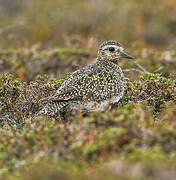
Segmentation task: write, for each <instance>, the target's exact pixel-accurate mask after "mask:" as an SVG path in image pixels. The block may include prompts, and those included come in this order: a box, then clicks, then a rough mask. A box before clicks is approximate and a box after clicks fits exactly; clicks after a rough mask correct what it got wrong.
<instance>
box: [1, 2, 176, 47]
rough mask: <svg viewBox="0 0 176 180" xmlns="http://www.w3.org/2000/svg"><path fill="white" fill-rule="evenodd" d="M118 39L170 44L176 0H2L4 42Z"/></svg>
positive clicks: (173, 37)
mask: <svg viewBox="0 0 176 180" xmlns="http://www.w3.org/2000/svg"><path fill="white" fill-rule="evenodd" d="M105 39H116V40H119V41H120V42H122V43H123V44H126V45H129V44H131V43H134V42H135V43H139V44H140V45H141V44H142V45H143V44H145V45H146V44H149V45H150V46H154V47H157V48H167V49H172V48H174V45H175V44H176V43H175V42H176V2H175V0H147V1H141V0H126V1H124V0H108V1H107V0H72V1H71V0H30V1H29V0H0V46H1V47H9V46H10V47H17V46H19V47H20V46H22V45H23V46H24V45H31V44H35V43H38V42H40V43H42V45H43V46H44V47H53V46H58V45H59V46H65V45H68V44H70V43H72V44H76V43H77V42H81V43H82V45H84V46H87V45H88V44H90V43H91V42H92V40H96V41H98V42H99V41H102V40H105Z"/></svg>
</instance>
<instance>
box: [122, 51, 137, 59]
mask: <svg viewBox="0 0 176 180" xmlns="http://www.w3.org/2000/svg"><path fill="white" fill-rule="evenodd" d="M120 57H121V58H127V59H134V57H133V56H130V55H128V54H126V53H125V52H121V54H120Z"/></svg>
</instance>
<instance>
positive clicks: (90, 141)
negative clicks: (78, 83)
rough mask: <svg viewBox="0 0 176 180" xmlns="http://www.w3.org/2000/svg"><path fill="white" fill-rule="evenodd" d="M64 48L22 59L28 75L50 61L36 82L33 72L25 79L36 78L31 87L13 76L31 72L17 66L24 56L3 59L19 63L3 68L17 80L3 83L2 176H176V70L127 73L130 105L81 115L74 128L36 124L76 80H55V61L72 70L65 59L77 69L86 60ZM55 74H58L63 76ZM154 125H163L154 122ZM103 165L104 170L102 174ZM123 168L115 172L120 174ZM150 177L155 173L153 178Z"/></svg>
mask: <svg viewBox="0 0 176 180" xmlns="http://www.w3.org/2000/svg"><path fill="white" fill-rule="evenodd" d="M56 49H57V52H53V51H54V50H53V51H48V50H39V49H37V48H36V47H31V48H30V49H28V50H27V53H23V55H20V57H21V58H24V59H25V58H29V59H28V62H26V61H25V60H24V59H23V60H22V62H24V68H29V67H30V66H28V65H27V64H28V63H34V66H35V67H36V68H38V63H39V64H40V63H41V64H42V63H43V62H44V64H43V65H41V69H40V68H39V69H38V70H39V72H41V74H40V75H37V74H38V71H37V72H36V69H35V68H33V67H34V66H32V70H31V72H32V76H31V73H25V74H23V75H24V79H27V80H29V79H30V78H32V79H33V80H32V81H28V82H25V81H24V79H20V78H18V77H17V75H16V73H13V72H14V71H12V69H13V70H14V69H18V67H20V66H22V67H23V65H20V66H16V65H15V66H14V64H15V63H14V62H15V61H18V60H19V59H18V58H17V59H15V56H19V54H21V53H22V52H23V50H22V49H19V50H18V52H16V51H15V50H9V51H10V52H7V51H6V50H5V51H3V52H1V53H4V57H5V58H7V59H8V63H9V61H12V60H13V63H14V64H13V63H12V64H11V66H10V67H8V68H9V69H8V68H7V67H6V65H3V67H4V69H5V68H6V70H7V72H12V73H13V75H10V74H9V73H6V74H4V75H1V78H0V99H1V101H0V126H1V130H0V133H1V136H0V142H1V143H0V151H1V155H0V168H1V171H0V176H1V177H3V178H5V177H6V178H7V179H13V178H17V179H20V178H21V179H24V178H25V177H26V174H28V177H29V179H30V178H33V177H34V176H36V177H38V178H39V179H40V178H42V177H43V176H46V177H50V176H52V177H56V178H58V177H60V176H61V177H62V178H66V179H79V178H80V179H90V176H89V174H91V173H92V172H93V173H94V175H95V176H96V177H97V179H102V178H104V179H117V178H121V179H123V178H124V179H137V178H138V179H148V178H149V179H150V177H155V179H156V177H157V176H156V172H162V171H164V172H166V173H168V172H170V171H172V172H173V174H174V172H176V171H175V169H174V167H173V166H172V164H174V163H175V162H176V159H175V137H176V130H175V129H176V124H175V102H176V91H175V89H176V83H175V74H174V73H172V72H173V71H172V68H171V73H170V75H169V74H167V75H163V74H155V73H154V74H148V75H141V76H140V77H139V76H137V74H133V75H130V74H129V76H128V74H126V76H128V77H130V79H131V80H130V81H129V82H127V84H126V87H125V93H124V96H123V98H122V99H121V101H120V102H119V103H118V104H117V105H116V106H114V107H113V108H112V111H110V112H106V113H102V112H95V113H90V114H88V115H87V116H86V117H82V115H80V114H78V115H75V116H72V117H70V120H69V121H68V123H67V124H62V122H59V121H58V119H57V120H55V119H51V118H47V117H42V116H40V117H33V116H34V115H35V113H36V112H38V110H39V109H40V108H41V106H42V105H44V104H42V103H41V101H40V100H41V99H43V98H45V97H48V96H51V95H53V94H55V92H56V91H57V89H58V88H59V87H60V85H61V83H62V82H63V81H64V79H65V78H67V77H68V76H69V75H70V73H65V75H64V76H62V77H63V79H60V80H59V79H58V78H53V76H54V75H51V74H50V72H52V71H48V69H50V68H51V70H52V66H50V65H51V64H52V63H51V62H50V61H51V60H52V62H53V61H54V62H55V63H56V64H57V63H58V64H59V66H60V65H61V66H60V68H61V69H64V68H65V67H66V66H67V65H66V64H64V63H62V61H63V60H64V59H65V58H73V62H77V61H76V60H75V59H77V58H83V59H81V60H86V58H87V56H85V54H84V52H79V50H78V51H75V50H73V51H71V50H70V51H69V50H66V49H65V50H63V51H61V50H59V51H58V48H56ZM5 52H6V53H5ZM14 53H15V54H16V55H14ZM60 53H61V54H62V55H61V56H62V57H61V56H60V55H59V54H60ZM7 54H8V55H7ZM56 54H57V56H56ZM154 54H155V52H153V51H152V53H151V55H150V56H154V57H152V59H153V60H152V61H154V62H153V64H155V61H158V60H157V59H155V58H156V57H157V58H158V57H159V56H160V55H159V54H158V55H157V56H156V55H154ZM6 56H7V57H6ZM9 56H11V57H12V59H11V58H9ZM58 57H60V59H58ZM89 57H91V55H89ZM13 58H14V59H13ZM62 58H63V59H62ZM44 59H45V60H46V59H47V60H46V61H44ZM74 60H75V61H74ZM79 60H80V59H79ZM20 61H21V59H20ZM35 63H36V64H35ZM60 63H61V64H60ZM69 63H71V62H69ZM19 64H20V63H19ZM156 64H157V63H156ZM54 66H55V64H54ZM69 66H70V64H69ZM154 66H155V65H154ZM155 67H156V66H155ZM152 68H153V67H152ZM57 69H58V68H57ZM73 70H74V68H73V67H72V69H71V71H73ZM34 71H35V72H34ZM53 71H54V73H56V71H55V69H54V70H53ZM167 72H169V71H167ZM34 74H36V75H37V76H35V75H34ZM42 74H43V75H42ZM44 74H46V75H44ZM23 75H22V76H23ZM22 76H21V77H22ZM34 76H35V78H34ZM54 77H55V76H54ZM133 79H134V80H133ZM154 118H158V119H159V121H158V122H157V123H156V122H154ZM118 162H120V163H121V167H123V168H124V169H127V171H126V173H123V171H118V169H120V165H119V164H118ZM151 162H152V165H151ZM108 163H110V164H111V163H115V165H113V166H111V165H109V164H108ZM158 163H159V165H158ZM49 164H50V165H49ZM99 164H101V166H102V169H99V167H100V166H99ZM138 164H139V165H138ZM107 166H108V167H107ZM116 166H117V170H116V171H115V170H114V169H113V168H115V167H116ZM138 166H140V167H141V169H140V170H139V172H138V171H136V169H135V168H136V167H138ZM97 167H98V168H97ZM170 167H172V168H171V170H169V168H170ZM48 168H49V170H48V171H46V169H48ZM66 169H68V171H67V170H66ZM130 169H131V170H133V172H135V173H134V178H133V177H131V176H130V174H131V173H132V172H131V171H130ZM45 171H46V172H45ZM148 171H150V172H152V173H153V174H152V175H149V173H147V172H148ZM115 172H116V173H115ZM80 174H81V175H80ZM139 174H140V175H139ZM102 176H103V177H102ZM173 176H174V175H173ZM12 177H13V178H12ZM159 177H160V176H159Z"/></svg>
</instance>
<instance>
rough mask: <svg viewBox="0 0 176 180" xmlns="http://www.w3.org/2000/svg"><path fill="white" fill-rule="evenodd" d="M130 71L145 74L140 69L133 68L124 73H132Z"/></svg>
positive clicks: (124, 70)
mask: <svg viewBox="0 0 176 180" xmlns="http://www.w3.org/2000/svg"><path fill="white" fill-rule="evenodd" d="M130 71H136V72H139V73H143V71H140V70H139V69H135V68H131V69H123V72H130Z"/></svg>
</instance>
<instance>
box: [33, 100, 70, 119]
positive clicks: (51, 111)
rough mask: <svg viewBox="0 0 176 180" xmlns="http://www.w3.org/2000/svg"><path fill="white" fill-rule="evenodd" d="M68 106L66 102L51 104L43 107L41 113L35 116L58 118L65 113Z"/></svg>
mask: <svg viewBox="0 0 176 180" xmlns="http://www.w3.org/2000/svg"><path fill="white" fill-rule="evenodd" d="M66 106H67V103H66V102H50V103H48V104H46V105H45V106H44V107H42V109H41V110H39V112H37V113H36V115H35V116H39V115H46V116H48V117H56V116H60V114H61V113H62V112H63V111H64V107H66Z"/></svg>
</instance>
